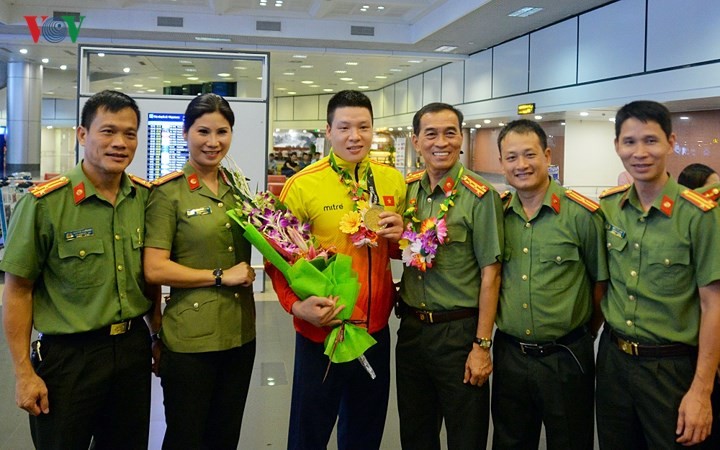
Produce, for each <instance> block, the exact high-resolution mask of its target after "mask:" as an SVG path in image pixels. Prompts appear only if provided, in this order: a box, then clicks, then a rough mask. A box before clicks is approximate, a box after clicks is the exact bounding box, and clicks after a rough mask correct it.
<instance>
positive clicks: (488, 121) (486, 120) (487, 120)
mask: <svg viewBox="0 0 720 450" xmlns="http://www.w3.org/2000/svg"><path fill="white" fill-rule="evenodd" d="M483 122H484V123H490V122H492V120H490V119H485V120H483Z"/></svg>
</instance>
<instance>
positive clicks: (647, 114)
mask: <svg viewBox="0 0 720 450" xmlns="http://www.w3.org/2000/svg"><path fill="white" fill-rule="evenodd" d="M628 119H637V120H639V121H640V122H642V123H648V122H655V123H657V124H658V125H660V128H662V130H663V132H664V133H665V137H667V138H669V137H670V135H671V134H672V120H671V119H670V111H669V110H668V109H667V108H666V107H665V105H663V104H661V103H658V102H654V101H651V100H638V101H634V102H630V103H628V104H627V105H625V106H623V107H622V108H620V110H618V112H617V114H616V115H615V139H617V138H619V137H620V130H621V129H622V124H623V123H624V122H625V121H626V120H628Z"/></svg>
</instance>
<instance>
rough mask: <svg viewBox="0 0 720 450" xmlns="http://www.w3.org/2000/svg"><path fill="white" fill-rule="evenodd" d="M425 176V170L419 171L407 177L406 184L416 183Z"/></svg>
mask: <svg viewBox="0 0 720 450" xmlns="http://www.w3.org/2000/svg"><path fill="white" fill-rule="evenodd" d="M424 174H425V171H424V170H418V171H417V172H413V173H409V174H408V175H407V176H406V177H405V183H406V184H410V183H414V182H416V181H418V180H419V179H421V178H422V177H423V175H424Z"/></svg>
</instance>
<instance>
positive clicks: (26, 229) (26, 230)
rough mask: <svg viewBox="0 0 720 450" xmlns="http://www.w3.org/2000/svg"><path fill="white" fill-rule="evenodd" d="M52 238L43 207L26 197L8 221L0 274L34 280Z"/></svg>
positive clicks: (50, 227) (38, 273)
mask: <svg viewBox="0 0 720 450" xmlns="http://www.w3.org/2000/svg"><path fill="white" fill-rule="evenodd" d="M56 195H57V194H56ZM52 238H53V231H52V226H51V225H50V222H49V220H48V219H47V217H46V214H45V210H44V207H43V205H42V204H41V202H40V201H38V200H37V199H35V197H33V196H32V195H31V194H25V196H23V197H22V198H21V199H20V201H19V202H18V203H17V205H16V206H15V210H14V211H13V214H12V216H11V217H10V227H9V229H8V234H7V237H6V239H5V253H4V255H3V259H2V262H0V270H3V271H5V272H8V273H11V274H13V275H16V276H19V277H22V278H27V279H29V280H35V279H37V277H39V276H40V273H41V272H42V267H43V266H44V265H45V260H46V258H47V255H48V252H49V251H50V248H51V246H52Z"/></svg>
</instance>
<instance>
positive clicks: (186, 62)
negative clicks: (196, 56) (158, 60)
mask: <svg viewBox="0 0 720 450" xmlns="http://www.w3.org/2000/svg"><path fill="white" fill-rule="evenodd" d="M178 62H179V63H180V64H192V61H188V60H187V59H181V60H180V61H178Z"/></svg>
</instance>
